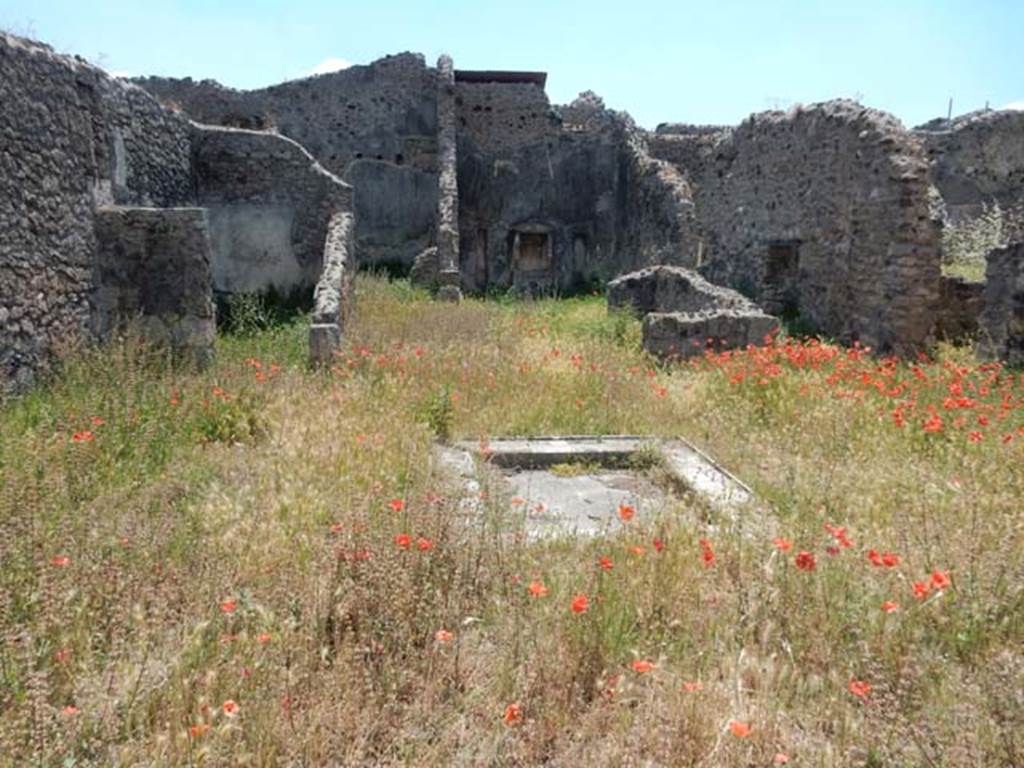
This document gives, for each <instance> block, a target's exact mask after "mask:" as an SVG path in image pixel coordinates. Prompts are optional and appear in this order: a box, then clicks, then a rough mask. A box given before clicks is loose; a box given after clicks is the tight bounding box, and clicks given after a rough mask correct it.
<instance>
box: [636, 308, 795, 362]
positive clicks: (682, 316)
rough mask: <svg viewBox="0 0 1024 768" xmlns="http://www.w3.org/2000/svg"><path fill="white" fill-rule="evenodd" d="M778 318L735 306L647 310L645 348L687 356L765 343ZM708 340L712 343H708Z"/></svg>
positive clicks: (776, 327) (655, 352) (660, 353)
mask: <svg viewBox="0 0 1024 768" xmlns="http://www.w3.org/2000/svg"><path fill="white" fill-rule="evenodd" d="M778 330H779V321H778V320H777V319H776V318H774V317H772V316H770V315H766V314H763V313H758V312H744V311H739V310H734V309H716V310H708V311H704V312H688V313H684V312H649V313H648V314H646V315H644V321H643V326H642V334H643V345H644V349H645V350H647V351H648V352H650V353H651V354H652V355H657V356H658V357H661V358H674V359H686V358H689V357H694V356H696V355H701V354H703V353H704V351H705V350H707V349H713V350H715V351H716V352H717V351H721V350H723V349H732V348H736V347H745V346H747V345H748V344H755V345H758V344H764V343H765V339H766V338H767V337H768V335H769V334H773V333H776V332H777V331H778ZM709 340H711V343H709Z"/></svg>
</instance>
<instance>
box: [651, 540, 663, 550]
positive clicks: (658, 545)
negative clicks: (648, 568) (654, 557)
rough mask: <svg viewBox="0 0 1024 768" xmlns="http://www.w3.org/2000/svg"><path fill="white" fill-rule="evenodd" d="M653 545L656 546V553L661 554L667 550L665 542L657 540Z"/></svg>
mask: <svg viewBox="0 0 1024 768" xmlns="http://www.w3.org/2000/svg"><path fill="white" fill-rule="evenodd" d="M651 543H652V544H653V545H654V551H655V552H661V551H662V550H663V549H665V542H664V541H662V540H661V539H655V540H654V541H653V542H651Z"/></svg>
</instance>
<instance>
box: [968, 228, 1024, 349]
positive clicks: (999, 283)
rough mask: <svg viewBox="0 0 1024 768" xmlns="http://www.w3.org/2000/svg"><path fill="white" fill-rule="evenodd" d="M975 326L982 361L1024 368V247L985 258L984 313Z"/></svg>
mask: <svg viewBox="0 0 1024 768" xmlns="http://www.w3.org/2000/svg"><path fill="white" fill-rule="evenodd" d="M978 324H979V326H980V327H979V333H978V352H979V355H980V356H981V357H982V358H985V359H989V360H1003V361H1005V362H1006V363H1007V364H1008V365H1011V366H1013V367H1017V368H1020V367H1024V243H1014V244H1012V245H1008V246H1006V247H1005V248H997V249H996V250H994V251H991V252H990V253H989V254H988V260H987V266H986V269H985V309H984V310H983V311H982V313H981V316H980V318H979V320H978Z"/></svg>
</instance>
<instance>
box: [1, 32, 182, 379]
mask: <svg viewBox="0 0 1024 768" xmlns="http://www.w3.org/2000/svg"><path fill="white" fill-rule="evenodd" d="M0 105H2V108H0V137H2V141H0V381H4V382H7V383H8V384H10V383H11V382H13V383H15V384H18V385H23V384H27V383H28V382H29V381H30V380H31V379H32V377H33V373H34V372H35V371H36V370H38V369H39V368H41V367H44V366H45V364H46V363H47V361H48V360H49V359H50V357H51V356H52V354H53V353H54V352H55V351H56V350H58V349H59V348H61V347H64V346H67V345H69V344H73V343H74V342H75V341H76V340H78V339H82V338H90V337H91V331H90V326H89V314H90V308H89V293H90V288H91V285H92V279H93V267H94V258H95V253H96V236H95V232H94V230H93V209H94V206H95V205H96V204H97V203H100V204H110V203H139V204H160V205H168V204H179V203H184V202H186V201H187V198H188V195H189V193H190V190H191V183H190V180H189V170H188V169H189V155H188V126H187V122H186V121H185V120H184V119H183V118H181V117H180V116H178V115H174V114H171V113H169V112H167V111H165V110H163V109H161V108H160V107H159V105H158V104H157V103H156V101H155V100H154V99H153V98H152V97H150V96H149V95H148V94H146V93H144V92H143V91H141V90H139V89H137V88H134V87H132V86H130V85H128V84H125V83H120V82H117V81H115V80H112V79H111V78H110V77H108V76H107V75H106V74H105V73H104V72H103V71H102V70H100V69H98V68H96V67H93V66H91V65H89V64H88V63H86V62H85V61H84V60H82V59H79V58H74V57H69V56H61V55H58V54H55V53H54V52H53V51H52V50H51V49H50V48H48V47H47V46H44V45H42V44H39V43H34V42H31V41H28V40H23V39H20V38H16V37H13V36H11V35H7V34H3V33H0Z"/></svg>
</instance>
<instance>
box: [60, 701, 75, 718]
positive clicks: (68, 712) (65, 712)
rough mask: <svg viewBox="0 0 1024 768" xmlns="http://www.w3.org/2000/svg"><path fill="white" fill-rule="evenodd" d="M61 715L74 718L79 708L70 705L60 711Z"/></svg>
mask: <svg viewBox="0 0 1024 768" xmlns="http://www.w3.org/2000/svg"><path fill="white" fill-rule="evenodd" d="M60 713H61V714H62V715H64V717H74V716H75V715H77V714H78V707H76V706H74V705H73V704H68V705H67V706H66V707H64V708H63V709H62V710H61V711H60Z"/></svg>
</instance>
